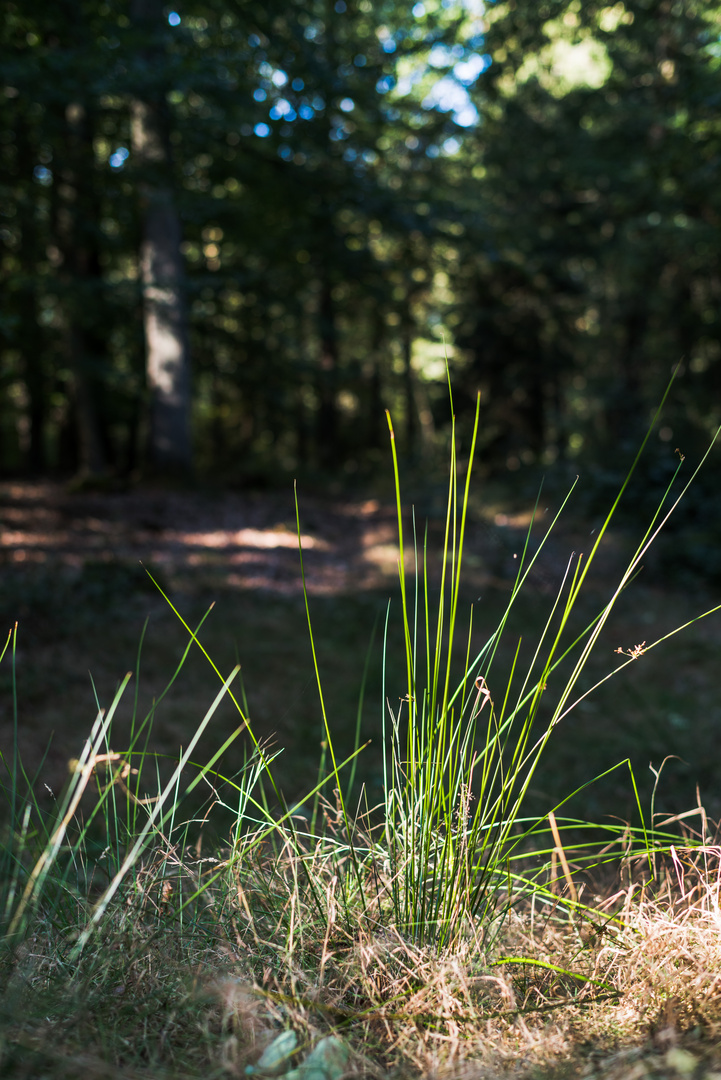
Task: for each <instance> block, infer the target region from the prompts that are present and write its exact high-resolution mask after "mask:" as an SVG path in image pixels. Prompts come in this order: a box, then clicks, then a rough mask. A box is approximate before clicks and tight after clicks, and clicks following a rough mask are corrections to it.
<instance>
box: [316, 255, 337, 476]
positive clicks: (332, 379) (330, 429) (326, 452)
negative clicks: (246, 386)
mask: <svg viewBox="0 0 721 1080" xmlns="http://www.w3.org/2000/svg"><path fill="white" fill-rule="evenodd" d="M318 318H319V329H320V371H319V374H318V396H319V398H320V408H319V410H318V432H317V443H318V450H319V454H320V460H321V464H322V465H324V466H326V467H327V468H332V467H333V466H334V465H335V464H337V460H338V449H339V448H338V411H337V406H336V381H337V378H338V331H337V327H336V312H335V301H334V300H333V292H332V286H331V283H330V281H329V280H328V278H327V277H325V276H324V277H323V279H322V280H321V293H320V309H319V312H318Z"/></svg>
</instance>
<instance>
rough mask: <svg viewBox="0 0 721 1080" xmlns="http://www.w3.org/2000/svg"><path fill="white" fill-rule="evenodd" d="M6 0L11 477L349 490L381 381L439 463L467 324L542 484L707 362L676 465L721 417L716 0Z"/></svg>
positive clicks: (518, 461) (371, 432)
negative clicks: (288, 484)
mask: <svg viewBox="0 0 721 1080" xmlns="http://www.w3.org/2000/svg"><path fill="white" fill-rule="evenodd" d="M0 11H1V13H2V18H1V19H0V37H1V44H0V49H1V50H2V69H1V72H0V86H1V87H2V89H1V91H0V349H1V350H2V363H1V368H0V467H1V468H2V471H3V473H4V474H6V475H16V474H18V473H30V474H48V473H51V474H58V475H61V476H67V475H73V474H74V475H77V476H80V477H83V478H88V477H96V478H98V477H107V476H114V477H116V478H125V477H132V476H134V475H138V473H139V472H142V471H143V470H145V472H148V471H153V470H156V471H161V472H162V471H166V472H170V471H172V472H178V471H180V472H188V471H190V470H192V471H194V473H195V475H196V476H199V477H201V478H202V477H205V478H211V477H212V478H213V479H214V481H216V482H218V483H220V484H226V485H233V486H235V485H242V486H247V485H257V484H258V483H262V484H266V483H268V482H270V481H275V482H277V481H278V480H280V481H281V482H284V481H285V479H286V478H287V477H289V476H291V475H293V476H294V475H298V474H299V473H300V474H301V475H305V476H306V477H307V478H308V479H309V480H316V481H317V482H318V483H320V484H321V485H322V484H324V483H326V482H327V481H329V480H331V481H334V482H335V484H336V486H338V485H343V486H346V487H347V486H352V485H354V484H357V483H359V482H361V483H362V482H365V481H366V480H367V479H368V478H369V477H372V476H373V475H374V474H375V472H376V471H377V469H378V466H379V463H383V466H384V467H385V458H386V449H385V446H386V440H387V431H386V428H385V421H384V417H383V409H384V408H390V409H391V411H392V413H393V415H394V417H395V420H396V426H397V429H399V431H400V432H401V435H400V443H401V448H402V451H403V453H404V454H405V456H406V458H407V460H408V461H409V462H410V463H415V464H420V466H421V467H423V466H424V462H425V461H427V460H428V455H429V452H430V450H431V449H432V447H433V446H434V444H435V443H436V442H437V441H438V439H439V437H442V436H443V434H444V430H445V428H446V426H447V423H448V404H447V388H446V383H445V371H444V360H443V358H444V353H445V352H446V351H447V354H448V357H449V360H450V368H451V375H452V379H453V382H454V386H455V389H456V409H457V412H458V415H459V418H460V420H461V422H463V421H464V417H466V415H470V411H471V405H472V402H473V400H474V398H475V393H476V390H478V389H480V390H481V392H482V423H481V444H480V457H481V461H482V465H483V466H484V467H485V469H486V471H487V472H489V473H492V474H494V475H497V476H499V477H501V478H503V477H506V478H507V479H509V480H512V481H514V482H517V481H518V480H519V479H520V478H519V477H518V476H516V475H515V474H518V473H519V472H521V473H522V474H525V473H526V472H527V471H528V470H529V469H530V470H531V471H532V472H533V473H534V475H535V472H536V471H537V469H538V468H539V467H540V469H542V470H547V469H548V467H549V466H551V465H556V466H557V467H558V468H562V467H563V463H568V464H569V469H570V471H571V472H574V473H575V472H576V471H577V470H578V465H579V462H584V461H586V462H588V463H591V462H592V463H594V466H595V467H596V469H599V468H600V463H603V462H605V465H604V468H605V469H606V471H608V470H610V471H611V472H614V470H615V469H616V468H618V470H619V471H622V469H623V468H624V467H625V465H626V464H627V455H626V456H625V453H624V452H630V450H631V449H632V448H634V447H636V446H637V445H638V442H639V439H640V437H641V435H642V433H643V431H644V430H645V426H646V424H647V420H648V417H649V415H650V413H651V411H652V410H653V408H654V407H655V406H656V405H657V403H658V401H659V399H660V396H661V394H662V392H663V389H664V387H665V385H666V383H667V381H668V379H669V376H670V373H671V371H672V369H673V368H674V367H675V365H676V364H678V362H679V361H683V368H682V371H683V374H682V378H681V379H680V381H679V383H678V385H677V388H676V391H675V394H674V399H673V403H672V405H671V407H670V412H669V413H668V414H667V417H666V419H665V420H664V423H663V426H662V427H661V429H660V431H659V435H660V445H659V442H657V443H656V449H655V451H654V452H655V453H656V466H655V467H657V468H658V469H659V470H660V471H661V473H664V474H665V473H669V472H670V470H671V469H672V468H673V465H674V454H673V451H674V449H675V448H676V447H677V446H678V447H680V448H681V450H682V451H683V452H684V453H689V452H690V451H692V450H693V449H694V448H695V447H699V446H701V445H702V444H704V443H705V442H706V441H707V438H708V435H709V433H710V432H711V431H712V430H713V429H715V426H716V425H717V424H718V423H719V420H720V419H721V395H720V394H719V389H720V385H721V266H720V252H721V244H720V227H721V183H720V179H721V175H720V163H721V109H720V105H721V41H720V34H721V6H719V5H717V4H714V3H702V2H696V0H631V2H629V3H628V4H624V3H616V4H614V5H611V6H608V5H606V6H604V5H602V4H599V3H595V2H593V0H584V2H583V3H581V2H580V0H571V2H570V3H569V2H566V0H560V2H557V0H543V2H540V3H535V2H534V3H530V2H522V0H509V2H507V3H490V2H489V3H486V4H483V3H481V2H480V0H465V2H461V3H459V2H456V0H438V2H436V0H419V2H418V3H416V4H415V5H413V6H412V5H411V4H410V3H398V2H395V0H379V2H374V3H371V2H370V0H336V2H331V0H282V3H281V2H278V0H264V2H263V3H256V2H254V0H243V2H242V3H241V2H237V0H222V2H220V0H184V2H183V3H182V4H180V5H176V7H175V8H171V7H170V6H168V5H164V4H162V3H161V2H160V0H103V2H101V3H98V2H96V0H72V2H70V0H53V2H52V3H50V2H48V0H37V2H36V3H34V4H32V5H28V4H22V3H17V2H14V0H13V2H10V0H3V2H2V4H0ZM619 451H621V453H619ZM601 472H603V469H601ZM612 479H613V478H612ZM707 509H708V508H707Z"/></svg>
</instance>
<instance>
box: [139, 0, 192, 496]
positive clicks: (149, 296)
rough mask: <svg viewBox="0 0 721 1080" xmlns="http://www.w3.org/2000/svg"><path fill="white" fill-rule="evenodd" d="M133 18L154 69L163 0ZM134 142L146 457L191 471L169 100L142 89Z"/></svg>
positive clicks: (151, 0) (162, 468) (146, 2)
mask: <svg viewBox="0 0 721 1080" xmlns="http://www.w3.org/2000/svg"><path fill="white" fill-rule="evenodd" d="M132 18H133V21H134V22H135V24H136V25H137V26H138V27H140V28H142V29H143V30H145V31H146V33H147V38H148V43H147V46H146V49H145V54H146V59H147V62H148V67H149V68H150V69H151V70H152V69H153V68H155V67H157V65H158V64H160V63H162V60H163V51H162V47H161V46H160V45H159V44H158V43H157V40H156V41H154V40H153V38H154V35H156V34H157V33H158V32H159V31H160V29H161V28H162V19H163V5H162V2H159V0H133V3H132ZM131 127H132V148H133V152H134V155H135V159H136V163H137V166H138V167H139V169H141V170H142V173H141V175H142V180H141V182H140V183H139V192H140V198H141V205H142V211H143V236H142V242H141V248H140V281H141V288H142V294H143V324H144V330H145V355H146V377H147V382H148V388H149V391H150V418H149V419H150V431H149V446H148V455H149V459H150V466H151V469H152V470H153V471H156V472H159V473H166V474H167V473H173V474H176V475H183V474H187V473H188V472H189V471H190V468H191V465H192V447H191V434H190V405H191V402H190V350H189V343H188V331H187V314H186V300H185V291H184V273H183V257H182V254H181V251H180V243H181V228H180V219H179V217H178V212H177V209H176V206H175V200H174V197H173V188H172V182H171V160H170V141H169V137H168V134H169V133H168V127H169V124H168V117H167V115H166V109H165V98H164V95H163V93H162V92H161V91H156V90H153V91H152V92H150V91H147V92H145V93H143V91H142V90H141V91H140V96H139V97H138V99H136V100H135V101H134V102H133V104H132V110H131Z"/></svg>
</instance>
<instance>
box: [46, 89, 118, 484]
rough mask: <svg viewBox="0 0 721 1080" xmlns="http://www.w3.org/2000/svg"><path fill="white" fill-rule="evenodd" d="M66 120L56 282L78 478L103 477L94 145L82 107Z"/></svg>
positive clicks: (71, 107) (70, 107) (67, 112)
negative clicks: (59, 286)
mask: <svg viewBox="0 0 721 1080" xmlns="http://www.w3.org/2000/svg"><path fill="white" fill-rule="evenodd" d="M65 119H66V124H67V144H66V157H65V160H64V162H63V163H62V167H61V169H60V181H61V182H60V184H59V185H58V189H57V198H58V201H57V204H56V209H57V216H56V227H57V237H58V248H59V250H60V259H61V266H60V274H59V276H60V280H61V282H62V283H63V286H64V289H65V292H66V300H65V304H64V308H65V318H66V351H67V354H68V362H69V366H70V370H71V371H72V391H71V392H72V396H73V404H74V410H73V411H74V414H75V418H76V424H77V440H78V441H77V445H78V471H79V473H80V474H81V476H86V477H87V476H91V477H92V476H100V475H102V474H103V473H105V472H106V471H107V457H106V453H105V446H104V442H103V438H102V435H101V426H100V418H99V415H98V407H97V397H96V384H97V381H98V375H99V373H100V371H101V369H102V365H103V363H104V362H105V361H106V356H105V345H104V342H102V341H100V340H99V335H98V333H97V330H96V327H95V326H94V321H95V319H96V318H97V314H96V312H97V289H98V284H99V283H100V281H101V269H100V259H99V254H98V251H97V243H96V240H95V235H94V226H95V225H96V223H97V216H98V215H97V210H96V207H95V205H94V199H93V193H92V190H91V184H92V179H91V178H92V169H93V164H94V160H93V143H92V130H91V125H90V122H89V118H88V115H87V111H86V109H85V107H84V106H83V105H81V104H79V103H78V102H73V103H71V104H70V105H68V106H67V108H66V110H65Z"/></svg>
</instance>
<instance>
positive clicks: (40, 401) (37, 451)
mask: <svg viewBox="0 0 721 1080" xmlns="http://www.w3.org/2000/svg"><path fill="white" fill-rule="evenodd" d="M15 145H16V147H17V157H18V165H19V170H20V172H21V175H23V174H24V175H26V176H30V174H31V173H32V169H33V165H34V163H35V161H36V160H37V156H36V148H35V147H33V146H32V145H31V142H30V139H29V138H28V128H27V118H26V117H25V116H22V117H21V118H20V123H18V124H17V126H16V128H15ZM36 212H37V211H36V210H35V207H34V206H33V207H32V208H31V207H27V208H26V210H25V218H24V220H23V224H22V244H21V246H20V252H19V259H20V271H21V275H22V279H21V284H20V287H19V288H18V290H17V294H16V300H15V303H16V305H17V314H18V321H19V327H20V335H19V337H18V345H19V347H20V352H21V356H22V365H23V373H24V376H25V386H26V389H27V394H28V410H27V419H28V446H27V452H26V455H25V465H26V468H27V469H28V471H29V472H30V473H32V474H40V473H43V472H45V470H46V467H47V458H46V454H45V425H46V421H47V404H48V397H49V394H48V391H47V387H46V379H45V370H44V366H43V358H44V355H45V349H44V345H45V342H44V340H43V338H44V334H43V331H42V327H41V326H40V323H39V321H38V314H39V312H38V275H37V271H36V263H37V260H38V257H39V238H38V227H37V220H36Z"/></svg>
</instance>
